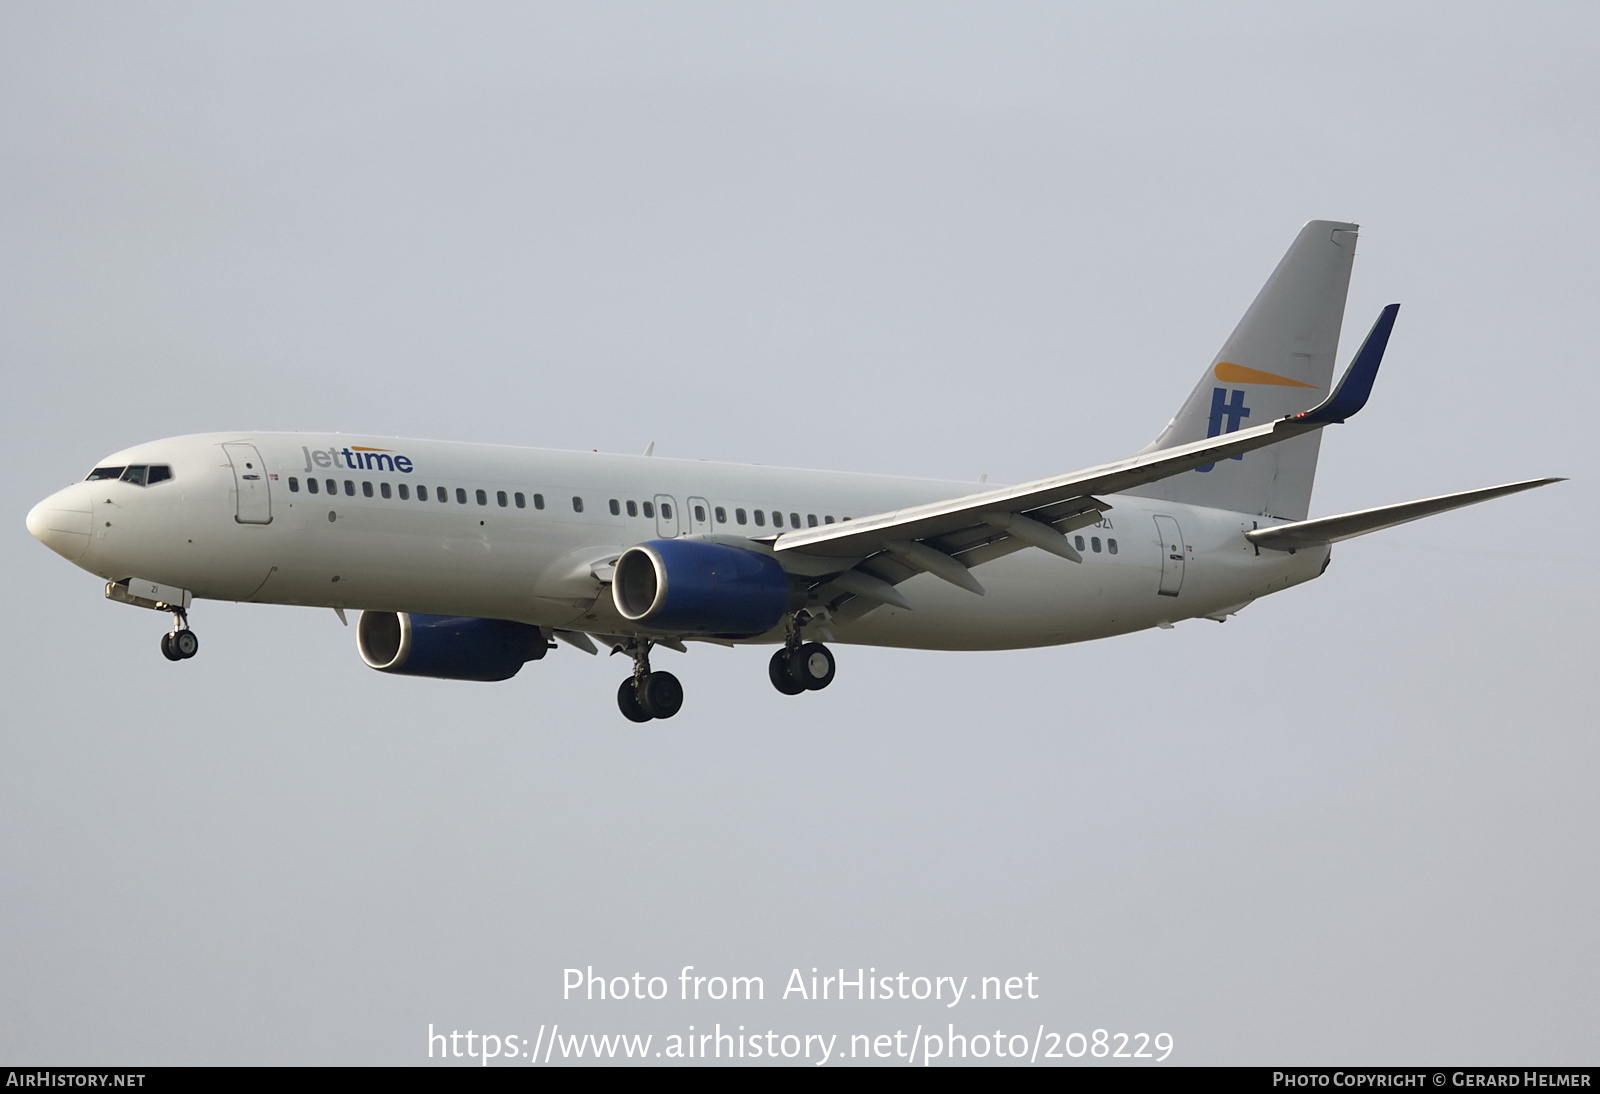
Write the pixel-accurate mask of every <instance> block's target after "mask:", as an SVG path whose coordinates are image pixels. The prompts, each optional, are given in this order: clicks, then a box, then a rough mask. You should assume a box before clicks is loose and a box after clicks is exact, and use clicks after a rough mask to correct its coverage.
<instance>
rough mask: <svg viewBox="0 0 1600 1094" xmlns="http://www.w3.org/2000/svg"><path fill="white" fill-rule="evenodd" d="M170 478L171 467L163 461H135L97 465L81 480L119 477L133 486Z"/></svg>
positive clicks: (101, 479) (146, 484) (90, 480)
mask: <svg viewBox="0 0 1600 1094" xmlns="http://www.w3.org/2000/svg"><path fill="white" fill-rule="evenodd" d="M170 478H172V468H171V467H169V466H167V465H166V464H164V463H156V464H145V463H136V464H132V465H129V466H126V467H97V468H95V469H94V470H93V471H91V472H89V477H88V478H86V479H84V480H83V481H84V482H109V481H111V480H112V479H121V480H122V481H123V482H131V483H133V485H135V486H154V485H155V484H156V483H158V482H166V481H167V480H168V479H170Z"/></svg>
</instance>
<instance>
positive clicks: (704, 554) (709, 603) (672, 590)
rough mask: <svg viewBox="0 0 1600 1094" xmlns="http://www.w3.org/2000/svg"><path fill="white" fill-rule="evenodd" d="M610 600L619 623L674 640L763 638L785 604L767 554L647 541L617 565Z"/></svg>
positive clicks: (784, 585)
mask: <svg viewBox="0 0 1600 1094" xmlns="http://www.w3.org/2000/svg"><path fill="white" fill-rule="evenodd" d="M611 599H612V601H613V602H614V603H615V604H616V606H617V611H618V612H620V613H621V614H622V617H623V618H624V619H627V620H630V621H631V622H634V623H639V624H641V625H643V626H645V627H649V628H650V629H652V630H658V631H670V632H672V633H674V634H715V635H727V636H732V637H741V636H750V635H756V634H763V633H765V632H766V631H769V630H771V629H772V628H773V627H775V626H777V625H778V622H779V621H780V620H782V619H783V613H784V610H785V609H786V608H787V607H788V604H789V578H788V576H787V575H786V574H785V573H784V572H783V567H782V566H779V565H778V562H777V560H776V559H775V558H773V557H772V556H771V555H764V554H761V553H760V552H757V551H747V550H744V549H743V548H740V547H728V546H724V545H723V544H720V543H706V542H703V541H700V540H684V539H652V540H649V541H648V542H645V543H641V544H638V545H637V546H635V547H630V548H628V549H627V550H626V551H624V552H623V553H622V557H621V558H619V559H617V569H616V574H615V576H614V577H613V578H612V579H611Z"/></svg>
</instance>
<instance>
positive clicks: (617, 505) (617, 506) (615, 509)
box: [611, 498, 622, 517]
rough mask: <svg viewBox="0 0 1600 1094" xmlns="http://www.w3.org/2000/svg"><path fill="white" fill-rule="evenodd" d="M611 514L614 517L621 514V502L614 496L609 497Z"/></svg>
mask: <svg viewBox="0 0 1600 1094" xmlns="http://www.w3.org/2000/svg"><path fill="white" fill-rule="evenodd" d="M611 515H612V516H614V517H620V516H621V515H622V503H621V502H620V501H618V500H617V499H616V498H612V499H611Z"/></svg>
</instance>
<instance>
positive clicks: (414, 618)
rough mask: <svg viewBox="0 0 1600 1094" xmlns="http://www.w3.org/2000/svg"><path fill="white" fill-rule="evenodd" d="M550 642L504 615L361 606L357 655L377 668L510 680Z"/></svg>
mask: <svg viewBox="0 0 1600 1094" xmlns="http://www.w3.org/2000/svg"><path fill="white" fill-rule="evenodd" d="M549 648H550V643H549V640H548V639H547V637H546V636H545V633H544V631H542V630H540V629H539V628H538V627H535V626H532V625H531V624H528V623H513V622H512V621H511V620H509V619H472V618H470V617H463V616H455V615H415V614H412V613H410V612H362V613H361V618H360V620H359V621H358V622H357V623H356V649H358V650H359V651H361V660H363V661H365V662H366V663H367V664H368V665H369V666H371V667H372V668H375V669H377V670H378V671H379V672H394V673H399V674H400V675H402V676H434V677H438V678H439V679H441V680H509V679H511V677H513V676H515V675H516V674H517V673H518V672H519V671H521V669H522V666H523V664H524V663H525V662H528V661H537V660H539V658H541V657H543V656H544V655H545V653H546V651H547V650H548V649H549Z"/></svg>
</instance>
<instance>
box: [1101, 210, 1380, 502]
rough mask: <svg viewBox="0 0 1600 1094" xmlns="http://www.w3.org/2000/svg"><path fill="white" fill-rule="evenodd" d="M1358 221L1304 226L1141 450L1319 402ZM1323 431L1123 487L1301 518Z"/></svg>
mask: <svg viewBox="0 0 1600 1094" xmlns="http://www.w3.org/2000/svg"><path fill="white" fill-rule="evenodd" d="M1358 230H1359V227H1358V225H1355V224H1346V223H1343V222H1340V221H1332V220H1313V221H1310V222H1308V223H1307V224H1306V225H1305V227H1303V228H1301V229H1300V234H1299V235H1298V236H1297V237H1295V241H1294V243H1293V244H1292V245H1291V246H1290V247H1289V250H1288V252H1287V253H1286V254H1285V255H1284V256H1283V259H1282V261H1280V262H1279V263H1278V268H1277V269H1275V270H1274V271H1273V272H1272V276H1271V277H1269V278H1267V283H1266V284H1265V285H1263V286H1262V288H1261V291H1260V292H1259V293H1258V294H1256V298H1255V302H1254V303H1252V304H1251V305H1250V309H1249V310H1248V311H1246V312H1245V313H1244V318H1243V319H1241V320H1239V325H1238V326H1237V327H1235V328H1234V330H1233V333H1232V334H1231V335H1229V337H1228V340H1227V341H1226V342H1224V343H1223V345H1222V349H1221V350H1220V351H1219V352H1218V353H1217V355H1216V357H1215V358H1213V359H1212V361H1211V365H1210V366H1209V367H1208V368H1207V369H1206V371H1205V373H1204V375H1202V376H1201V378H1200V383H1199V384H1198V385H1197V386H1196V387H1195V389H1194V391H1193V392H1192V393H1191V394H1190V395H1189V398H1188V400H1187V401H1185V402H1184V404H1183V407H1182V409H1180V410H1179V411H1178V414H1177V416H1176V417H1175V418H1173V419H1172V421H1171V422H1170V423H1169V424H1168V425H1167V428H1166V429H1165V430H1163V431H1162V433H1161V435H1160V436H1159V437H1157V438H1156V439H1155V440H1154V441H1153V442H1151V443H1150V445H1148V446H1147V447H1146V448H1145V449H1144V450H1143V451H1144V452H1156V451H1160V450H1161V449H1166V448H1175V447H1177V446H1178V445H1182V444H1189V443H1191V442H1193V441H1199V440H1204V439H1205V438H1207V437H1215V436H1218V435H1220V434H1223V433H1232V432H1234V431H1236V430H1238V429H1241V428H1248V427H1250V426H1255V425H1263V424H1265V423H1268V422H1271V421H1274V420H1275V419H1278V418H1282V417H1284V416H1285V415H1288V414H1298V413H1301V412H1302V411H1305V410H1308V409H1310V408H1311V407H1314V406H1316V405H1317V404H1319V403H1320V402H1322V400H1323V399H1324V398H1325V397H1326V396H1327V395H1328V388H1329V385H1330V384H1331V382H1332V380H1333V365H1334V358H1335V356H1337V354H1338V351H1339V328H1340V325H1341V324H1342V323H1343V321H1344V303H1345V295H1346V293H1347V292H1348V290H1349V287H1350V267H1351V263H1352V260H1353V259H1354V258H1355V249H1356V236H1357V232H1358ZM1321 440H1322V433H1321V430H1317V431H1314V432H1312V433H1309V434H1307V435H1305V436H1303V437H1297V438H1295V439H1293V440H1289V441H1285V442H1283V443H1282V444H1277V445H1273V446H1271V447H1268V448H1262V449H1259V450H1257V451H1255V452H1250V453H1247V454H1246V455H1244V456H1242V457H1241V456H1235V457H1233V458H1232V459H1229V460H1223V461H1221V462H1219V463H1215V464H1211V465H1208V466H1205V467H1200V468H1197V469H1196V470H1194V471H1186V472H1184V473H1183V474H1181V475H1177V476H1174V477H1173V478H1170V479H1163V480H1162V481H1160V482H1154V483H1150V484H1149V485H1146V486H1141V487H1136V488H1134V489H1132V490H1129V491H1128V493H1130V494H1137V495H1140V496H1143V497H1153V498H1161V499H1164V500H1167V501H1175V502H1184V503H1187V504H1190V505H1205V506H1211V507H1214V508H1218V509H1230V510H1233V511H1235V512H1241V513H1252V514H1256V515H1261V516H1271V517H1279V518H1282V519H1287V520H1303V519H1305V516H1306V514H1307V513H1308V512H1309V511H1310V505H1311V486H1312V482H1313V481H1314V479H1315V478H1316V472H1317V453H1318V450H1319V447H1320V445H1321Z"/></svg>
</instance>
